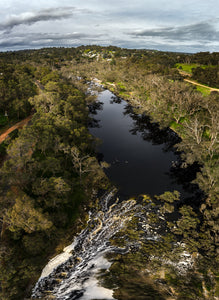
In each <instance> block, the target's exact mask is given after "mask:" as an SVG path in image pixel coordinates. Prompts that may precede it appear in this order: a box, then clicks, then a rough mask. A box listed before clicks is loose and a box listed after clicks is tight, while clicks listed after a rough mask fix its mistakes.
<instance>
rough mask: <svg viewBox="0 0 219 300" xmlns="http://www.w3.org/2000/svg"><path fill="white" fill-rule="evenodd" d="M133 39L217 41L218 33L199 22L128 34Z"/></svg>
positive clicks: (211, 26)
mask: <svg viewBox="0 0 219 300" xmlns="http://www.w3.org/2000/svg"><path fill="white" fill-rule="evenodd" d="M129 35H131V36H134V37H161V38H163V39H168V40H180V41H188V40H202V41H218V40H219V31H217V30H216V29H215V27H214V26H213V25H212V24H211V23H210V22H200V23H197V24H192V25H186V26H178V27H177V26H176V27H174V26H172V27H163V28H158V29H147V30H142V31H135V32H130V33H129Z"/></svg>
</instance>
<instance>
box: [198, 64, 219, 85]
mask: <svg viewBox="0 0 219 300" xmlns="http://www.w3.org/2000/svg"><path fill="white" fill-rule="evenodd" d="M192 78H193V79H195V80H197V81H198V82H200V83H203V84H206V85H208V86H210V87H215V88H219V65H218V66H215V67H213V66H210V67H205V68H203V67H197V68H194V69H192Z"/></svg>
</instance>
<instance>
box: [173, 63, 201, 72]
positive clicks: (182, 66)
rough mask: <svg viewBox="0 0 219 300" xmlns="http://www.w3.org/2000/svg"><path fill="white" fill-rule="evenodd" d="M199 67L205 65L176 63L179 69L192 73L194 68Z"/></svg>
mask: <svg viewBox="0 0 219 300" xmlns="http://www.w3.org/2000/svg"><path fill="white" fill-rule="evenodd" d="M197 67H202V68H203V67H204V66H200V65H199V64H180V63H178V64H176V68H177V69H181V70H182V71H184V72H188V73H190V74H192V69H194V68H197Z"/></svg>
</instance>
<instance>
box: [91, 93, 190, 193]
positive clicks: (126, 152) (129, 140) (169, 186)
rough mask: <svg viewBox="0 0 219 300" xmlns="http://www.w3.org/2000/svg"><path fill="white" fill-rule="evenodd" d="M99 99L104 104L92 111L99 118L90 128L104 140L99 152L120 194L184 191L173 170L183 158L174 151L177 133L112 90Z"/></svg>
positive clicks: (108, 174)
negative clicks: (164, 126)
mask: <svg viewBox="0 0 219 300" xmlns="http://www.w3.org/2000/svg"><path fill="white" fill-rule="evenodd" d="M98 100H99V103H101V105H100V106H99V108H98V109H96V110H95V113H93V114H91V116H92V117H93V118H94V119H95V120H96V122H95V123H94V127H93V128H90V132H91V133H92V134H93V135H94V136H95V137H97V138H99V139H100V140H101V144H100V146H99V147H98V152H99V156H100V157H101V159H102V160H104V161H106V162H107V163H109V164H110V168H108V169H107V170H106V174H107V176H108V177H109V178H110V180H111V181H112V182H113V183H114V184H115V185H116V186H117V187H118V188H119V194H120V195H122V196H123V197H124V198H126V197H131V196H137V195H139V194H150V195H155V194H156V195H157V194H161V193H163V192H165V191H173V190H178V191H180V192H181V193H182V194H184V193H185V191H184V190H183V187H182V184H178V183H177V182H176V178H174V177H173V176H172V174H171V168H172V166H173V164H176V163H177V162H178V160H179V157H178V156H177V155H176V154H175V153H174V151H173V150H174V149H173V145H174V143H176V142H177V141H178V142H179V141H180V139H179V138H178V137H177V136H176V135H175V133H174V132H173V131H171V130H170V129H165V130H160V129H159V127H158V125H157V124H153V123H151V122H150V119H149V117H147V116H142V115H138V114H135V113H134V112H133V110H132V108H131V106H130V105H129V104H128V103H127V102H126V101H124V100H122V99H120V98H117V97H116V96H115V95H114V94H113V93H111V92H110V91H108V90H104V91H103V92H101V93H100V94H99V97H98Z"/></svg>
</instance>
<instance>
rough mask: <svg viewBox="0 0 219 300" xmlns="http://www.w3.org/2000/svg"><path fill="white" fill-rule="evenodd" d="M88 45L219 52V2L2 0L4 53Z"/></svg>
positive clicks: (1, 45)
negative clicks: (7, 51)
mask: <svg viewBox="0 0 219 300" xmlns="http://www.w3.org/2000/svg"><path fill="white" fill-rule="evenodd" d="M90 44H96V45H104V46H107V45H115V46H118V47H125V48H146V49H157V50H164V51H165V50H166V51H180V52H199V51H210V52H214V51H219V1H218V0H175V1H174V0H133V1H131V0H126V1H125V0H110V1H108V0H72V1H71V0H61V1H58V0H0V51H6V50H19V49H32V48H41V47H53V46H56V47H62V46H64V47H72V46H73V47H74V46H79V45H90Z"/></svg>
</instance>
